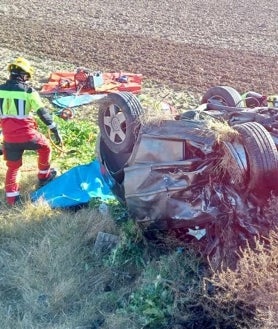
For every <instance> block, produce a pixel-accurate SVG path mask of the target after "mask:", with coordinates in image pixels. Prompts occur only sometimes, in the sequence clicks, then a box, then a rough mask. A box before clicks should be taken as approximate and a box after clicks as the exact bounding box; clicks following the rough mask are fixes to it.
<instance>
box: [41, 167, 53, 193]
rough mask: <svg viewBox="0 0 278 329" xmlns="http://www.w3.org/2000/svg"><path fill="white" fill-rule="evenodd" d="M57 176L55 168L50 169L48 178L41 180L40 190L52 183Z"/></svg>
mask: <svg viewBox="0 0 278 329" xmlns="http://www.w3.org/2000/svg"><path fill="white" fill-rule="evenodd" d="M56 175H57V171H56V170H55V169H54V168H50V172H49V175H48V177H46V178H41V179H39V182H38V188H40V187H42V186H44V185H46V184H47V183H49V182H51V181H52V180H53V179H54V178H55V177H56Z"/></svg>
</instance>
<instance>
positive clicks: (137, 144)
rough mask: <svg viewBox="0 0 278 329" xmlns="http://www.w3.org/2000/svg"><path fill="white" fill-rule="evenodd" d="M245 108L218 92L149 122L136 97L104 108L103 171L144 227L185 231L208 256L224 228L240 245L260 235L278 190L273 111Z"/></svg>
mask: <svg viewBox="0 0 278 329" xmlns="http://www.w3.org/2000/svg"><path fill="white" fill-rule="evenodd" d="M244 103H245V101H243V99H242V97H241V95H240V94H239V93H238V92H237V91H236V90H235V89H233V88H231V87H225V86H217V87H213V88H211V89H209V90H208V91H207V93H206V94H205V95H204V96H203V98H202V100H201V104H200V106H198V107H197V108H196V109H193V110H187V111H184V113H182V114H179V115H176V116H175V117H173V118H172V119H165V120H160V121H159V122H155V121H150V122H148V123H146V122H145V121H144V120H142V117H143V116H144V109H143V107H142V106H141V104H140V101H139V100H138V98H137V97H136V96H134V95H133V94H130V93H127V92H122V93H111V94H109V95H108V96H107V97H106V98H105V99H104V100H103V101H102V103H101V105H100V109H99V128H100V136H99V141H98V156H99V160H100V162H101V164H102V172H103V175H104V177H105V179H106V180H107V181H108V182H109V184H110V186H111V189H112V191H113V193H114V194H115V195H116V196H117V198H118V199H119V200H120V201H121V202H122V203H124V204H125V205H126V206H127V208H128V211H129V213H130V215H131V216H132V217H133V218H134V219H135V220H136V221H137V222H138V223H139V224H140V225H141V226H142V227H143V228H145V229H154V228H155V229H163V230H164V229H166V230H169V229H181V228H182V229H186V230H187V232H188V234H190V235H192V236H195V237H196V238H197V239H201V238H202V237H205V238H206V239H208V240H210V241H213V242H212V243H211V245H210V247H209V248H210V249H213V248H214V246H215V245H216V243H215V236H216V235H217V240H218V242H220V240H221V238H220V237H221V236H222V238H223V241H222V242H223V243H224V241H225V236H227V234H228V232H227V229H228V228H227V224H228V223H229V231H234V232H235V231H236V230H238V229H237V228H239V230H238V231H240V232H241V235H240V238H241V239H242V240H245V238H246V237H247V235H250V234H251V235H256V234H258V233H259V232H260V231H261V230H262V229H263V225H264V224H263V223H264V220H263V211H262V209H263V207H264V206H266V204H267V200H268V198H269V197H270V196H271V194H275V193H276V192H277V189H278V185H277V177H278V151H277V144H278V130H277V131H276V126H275V125H276V117H277V116H278V109H277V108H271V107H268V106H266V107H265V106H261V105H262V104H258V105H259V106H255V107H252V108H246V107H245V104H244ZM143 122H144V123H143ZM277 128H278V122H277ZM225 227H226V228H225ZM216 232H218V233H216ZM219 232H222V233H219ZM242 232H245V233H242Z"/></svg>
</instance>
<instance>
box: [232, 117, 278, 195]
mask: <svg viewBox="0 0 278 329" xmlns="http://www.w3.org/2000/svg"><path fill="white" fill-rule="evenodd" d="M233 128H234V129H236V130H237V131H238V132H239V133H240V139H241V143H242V145H243V146H244V149H245V152H246V155H247V168H248V185H247V189H248V190H249V191H252V190H253V191H254V190H256V189H257V190H258V191H261V192H263V190H265V192H270V191H271V190H273V189H277V178H276V177H278V151H277V148H276V145H275V143H274V141H273V139H272V137H271V135H270V133H269V132H268V131H267V130H266V129H265V128H264V127H263V126H262V125H260V124H259V123H257V122H247V123H243V124H240V125H235V126H234V127H233Z"/></svg>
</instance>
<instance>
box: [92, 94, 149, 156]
mask: <svg viewBox="0 0 278 329" xmlns="http://www.w3.org/2000/svg"><path fill="white" fill-rule="evenodd" d="M142 113H143V108H142V106H141V104H140V102H139V100H138V99H137V97H136V96H135V95H133V94H132V93H129V92H119V93H110V94H108V95H107V96H106V97H105V99H103V101H102V102H101V106H100V110H99V114H98V123H99V128H100V132H101V138H102V140H103V142H104V143H105V144H106V146H107V147H108V148H109V149H110V150H111V151H112V152H114V153H121V152H130V151H131V150H132V148H133V146H134V143H135V141H136V138H137V135H138V130H139V127H140V124H139V122H138V117H139V116H140V115H141V114H142Z"/></svg>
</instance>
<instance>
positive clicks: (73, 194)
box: [31, 160, 115, 208]
mask: <svg viewBox="0 0 278 329" xmlns="http://www.w3.org/2000/svg"><path fill="white" fill-rule="evenodd" d="M92 198H100V199H101V200H104V201H105V200H108V199H115V197H114V196H113V194H112V192H111V190H110V187H109V186H108V184H107V183H106V182H105V181H104V180H103V176H102V174H101V171H100V163H99V162H98V161H97V160H95V161H93V162H91V163H89V164H85V165H79V166H76V167H74V168H72V169H70V170H69V171H67V172H65V173H64V174H62V175H61V176H58V177H57V178H55V179H54V180H53V181H51V182H50V183H48V184H47V185H45V186H43V187H41V188H40V189H38V190H37V191H35V192H33V193H32V194H31V201H32V202H36V201H38V200H40V199H43V200H44V201H45V202H47V203H48V204H49V206H50V207H51V208H68V207H72V206H77V205H82V204H86V203H88V202H89V201H90V200H91V199H92Z"/></svg>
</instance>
